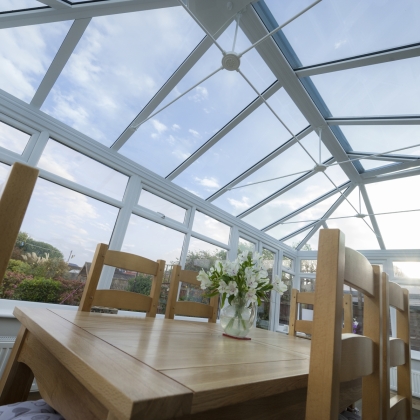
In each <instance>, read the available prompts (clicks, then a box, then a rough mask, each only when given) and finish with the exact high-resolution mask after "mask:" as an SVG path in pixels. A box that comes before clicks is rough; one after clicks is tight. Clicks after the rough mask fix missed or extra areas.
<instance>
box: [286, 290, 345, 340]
mask: <svg viewBox="0 0 420 420" xmlns="http://www.w3.org/2000/svg"><path fill="white" fill-rule="evenodd" d="M314 300H315V293H312V292H299V290H297V289H292V299H291V302H290V317H289V335H296V333H297V332H300V333H305V334H309V335H312V321H309V320H305V319H298V307H299V305H301V304H306V305H313V304H314ZM343 309H344V325H343V333H351V332H353V328H352V327H353V305H352V296H351V294H348V293H347V294H345V295H344V296H343Z"/></svg>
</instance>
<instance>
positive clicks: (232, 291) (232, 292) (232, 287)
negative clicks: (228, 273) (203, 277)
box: [226, 281, 238, 296]
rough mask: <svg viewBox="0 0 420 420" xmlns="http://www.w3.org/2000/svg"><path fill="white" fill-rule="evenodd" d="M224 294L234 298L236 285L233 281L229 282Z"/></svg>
mask: <svg viewBox="0 0 420 420" xmlns="http://www.w3.org/2000/svg"><path fill="white" fill-rule="evenodd" d="M226 293H228V294H229V295H234V296H236V295H237V294H238V285H237V284H236V283H235V282H234V281H230V282H229V284H228V285H227V290H226Z"/></svg>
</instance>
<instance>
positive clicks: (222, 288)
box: [217, 280, 228, 294]
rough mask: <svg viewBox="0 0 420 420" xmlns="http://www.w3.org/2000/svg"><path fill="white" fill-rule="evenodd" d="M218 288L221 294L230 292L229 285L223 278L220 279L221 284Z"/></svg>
mask: <svg viewBox="0 0 420 420" xmlns="http://www.w3.org/2000/svg"><path fill="white" fill-rule="evenodd" d="M217 290H218V291H219V293H221V294H223V293H227V292H228V285H227V284H226V283H225V282H224V281H223V280H220V284H219V287H218V288H217Z"/></svg>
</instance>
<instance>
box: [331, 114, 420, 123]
mask: <svg viewBox="0 0 420 420" xmlns="http://www.w3.org/2000/svg"><path fill="white" fill-rule="evenodd" d="M325 121H326V122H327V124H328V125H419V124H420V115H414V116H411V115H407V116H392V117H380V116H379V117H337V118H326V119H325Z"/></svg>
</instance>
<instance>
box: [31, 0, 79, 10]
mask: <svg viewBox="0 0 420 420" xmlns="http://www.w3.org/2000/svg"><path fill="white" fill-rule="evenodd" d="M38 1H39V2H40V3H43V4H45V5H46V6H50V7H52V8H53V9H66V8H68V7H71V4H69V3H66V2H64V1H62V0H38Z"/></svg>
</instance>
